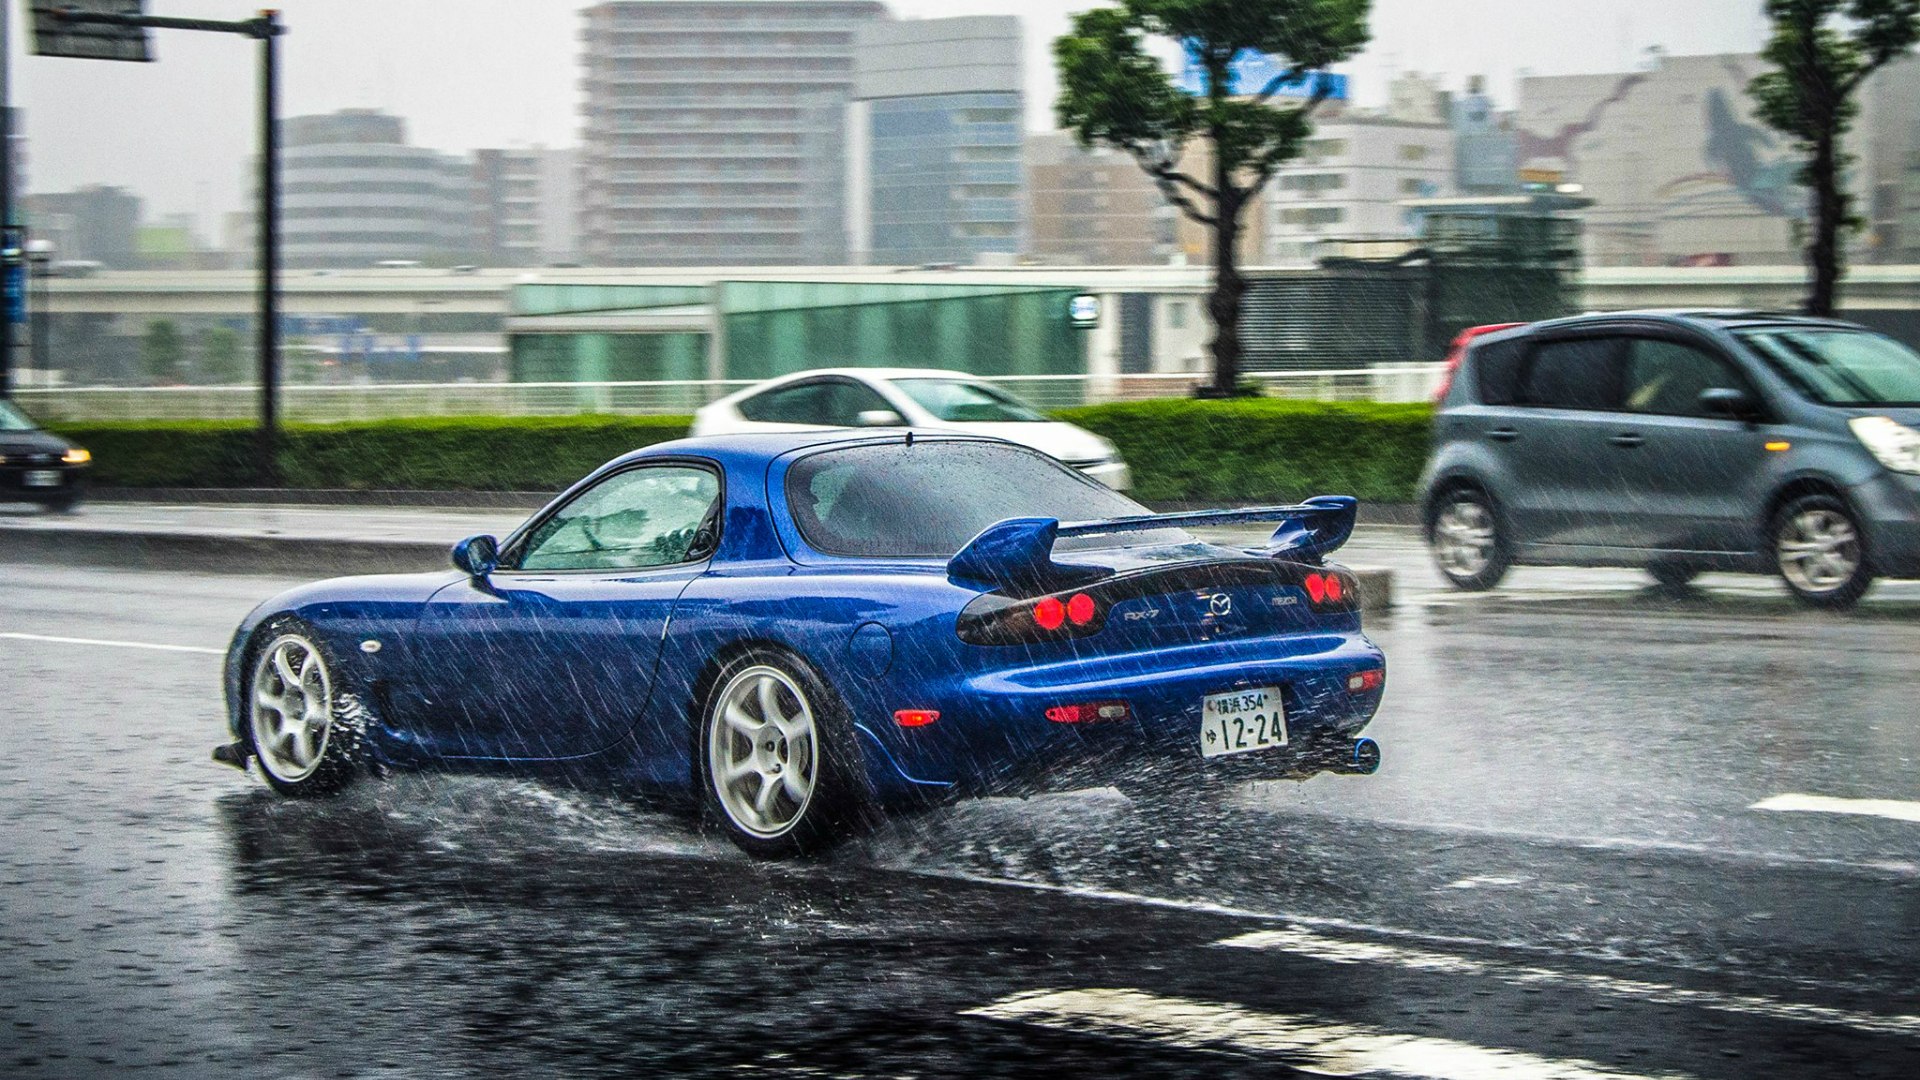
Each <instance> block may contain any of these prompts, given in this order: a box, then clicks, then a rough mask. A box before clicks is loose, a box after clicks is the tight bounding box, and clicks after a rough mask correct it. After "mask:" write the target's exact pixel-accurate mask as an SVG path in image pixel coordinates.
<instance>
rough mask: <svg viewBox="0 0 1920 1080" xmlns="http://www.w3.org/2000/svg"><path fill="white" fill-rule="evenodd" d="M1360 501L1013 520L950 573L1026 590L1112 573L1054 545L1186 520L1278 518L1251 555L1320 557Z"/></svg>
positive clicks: (1329, 498) (1342, 535)
mask: <svg viewBox="0 0 1920 1080" xmlns="http://www.w3.org/2000/svg"><path fill="white" fill-rule="evenodd" d="M1359 511H1360V501H1359V500H1358V499H1354V498H1352V497H1350V496H1346V495H1322V496H1319V497H1318V498H1313V499H1308V500H1307V501H1306V502H1304V503H1302V504H1300V505H1299V506H1268V507H1260V508H1256V509H1248V510H1199V511H1194V512H1191V513H1184V514H1148V515H1144V516H1141V517H1126V518H1112V519H1110V520H1107V521H1084V522H1075V523H1073V524H1068V525H1062V524H1061V523H1060V521H1059V520H1058V519H1057V518H1011V519H1009V520H1007V521H1002V522H1000V523H999V524H997V525H989V526H987V527H986V528H985V529H983V530H982V531H981V533H980V535H978V536H976V537H974V538H973V540H972V541H971V542H969V543H968V544H967V546H966V547H964V548H961V549H960V553H959V554H958V555H955V556H954V557H953V558H952V559H951V560H950V561H948V563H947V576H948V577H951V578H954V579H956V580H960V581H977V582H984V583H987V584H991V585H999V586H1008V587H1013V588H1025V587H1031V586H1054V585H1062V584H1069V583H1074V582H1078V581H1084V580H1089V579H1092V578H1098V577H1104V576H1106V575H1107V574H1108V573H1109V572H1110V571H1107V570H1105V569H1103V568H1101V567H1096V566H1076V565H1072V564H1063V563H1056V562H1054V561H1053V546H1054V544H1055V542H1057V541H1059V540H1061V539H1063V538H1071V537H1077V536H1107V535H1113V534H1118V533H1129V532H1151V531H1153V530H1155V529H1178V528H1184V527H1187V526H1206V525H1252V524H1256V523H1264V522H1269V521H1271V522H1275V523H1277V524H1278V526H1279V527H1278V528H1276V529H1274V531H1273V539H1271V540H1269V541H1268V542H1267V546H1266V547H1265V548H1263V549H1260V550H1259V551H1257V552H1254V554H1257V555H1260V556H1262V557H1265V558H1288V559H1293V560H1295V561H1298V562H1306V563H1318V562H1320V561H1321V560H1322V559H1324V558H1325V557H1326V556H1327V554H1328V553H1329V552H1332V551H1335V550H1337V549H1338V548H1339V547H1340V545H1342V544H1345V543H1346V542H1347V540H1348V539H1349V538H1350V537H1352V536H1353V526H1354V522H1355V520H1356V519H1357V518H1358V516H1359Z"/></svg>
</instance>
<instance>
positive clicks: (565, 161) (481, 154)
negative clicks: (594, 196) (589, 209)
mask: <svg viewBox="0 0 1920 1080" xmlns="http://www.w3.org/2000/svg"><path fill="white" fill-rule="evenodd" d="M578 160H579V159H578V157H577V156H576V155H575V154H574V152H573V151H572V150H548V149H545V148H539V147H536V148H534V149H530V150H475V151H474V152H473V179H474V185H475V189H476V192H475V194H476V197H477V199H478V214H479V217H478V219H477V223H476V227H477V229H478V230H479V251H480V253H481V254H482V255H483V256H484V257H485V258H486V259H487V261H488V262H490V263H491V264H492V265H494V266H545V265H547V264H549V263H556V262H573V261H575V260H576V259H577V258H578V256H579V240H578V237H579V228H578V222H577V215H578V203H577V200H576V198H575V194H574V192H575V187H576V186H577V182H578V178H577V177H576V175H575V172H576V169H577V162H578Z"/></svg>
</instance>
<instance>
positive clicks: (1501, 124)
mask: <svg viewBox="0 0 1920 1080" xmlns="http://www.w3.org/2000/svg"><path fill="white" fill-rule="evenodd" d="M1449 113H1450V116H1449V119H1450V120H1451V121H1452V123H1453V162H1454V164H1453V172H1454V184H1455V186H1456V187H1457V188H1459V191H1460V194H1462V195H1510V194H1513V193H1515V192H1518V191H1519V190H1520V138H1519V135H1518V134H1516V133H1515V131H1514V119H1513V113H1511V112H1501V111H1500V110H1499V109H1497V108H1495V107H1494V104H1493V99H1492V98H1491V97H1489V96H1488V94H1487V80H1486V76H1484V75H1475V76H1473V77H1472V78H1470V79H1468V80H1467V92H1466V93H1464V94H1461V95H1460V96H1458V97H1456V98H1454V99H1453V100H1452V102H1451V104H1450V108H1449Z"/></svg>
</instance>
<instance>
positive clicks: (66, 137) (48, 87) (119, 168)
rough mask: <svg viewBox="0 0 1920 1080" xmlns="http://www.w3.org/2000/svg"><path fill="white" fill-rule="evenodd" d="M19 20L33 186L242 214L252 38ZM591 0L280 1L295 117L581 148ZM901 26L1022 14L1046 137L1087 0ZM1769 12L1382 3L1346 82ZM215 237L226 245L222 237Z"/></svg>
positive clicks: (1572, 56)
mask: <svg viewBox="0 0 1920 1080" xmlns="http://www.w3.org/2000/svg"><path fill="white" fill-rule="evenodd" d="M0 3H10V4H13V9H14V12H15V20H16V22H15V34H14V39H15V40H14V51H15V55H16V60H15V66H14V76H13V82H14V96H15V100H16V101H17V102H18V104H19V105H20V106H21V107H23V108H24V109H25V110H26V131H27V135H28V138H29V147H28V155H29V164H28V173H29V183H30V186H31V188H32V190H36V191H60V190H67V189H71V188H73V187H76V186H78V185H81V184H89V183H106V184H119V185H122V186H124V187H128V188H131V189H133V190H134V191H136V192H138V193H139V194H141V195H142V196H144V197H146V199H147V200H148V211H149V213H150V214H163V213H175V212H188V213H194V214H198V215H202V216H203V218H204V219H205V220H206V221H207V223H208V225H209V226H211V225H212V221H213V219H214V218H216V217H217V215H219V214H220V213H223V212H226V211H229V210H235V209H239V208H240V202H241V199H242V198H243V195H242V191H243V188H242V176H241V171H242V167H243V166H242V161H243V159H244V157H245V155H246V154H248V153H249V152H250V151H251V149H252V147H253V145H254V139H255V135H254V130H255V129H254V116H255V113H254V102H255V96H254V95H255V85H256V81H255V80H256V76H255V71H256V64H255V53H256V52H257V46H255V45H254V44H253V43H252V42H250V41H248V40H246V39H243V38H238V37H226V36H223V35H215V34H194V33H181V32H177V31H156V32H155V53H156V55H157V59H158V61H159V62H158V63H155V64H119V63H107V62H101V61H86V60H55V59H44V58H39V57H30V56H26V55H25V49H26V42H25V40H24V39H25V38H26V36H27V35H26V33H25V27H24V25H23V18H24V17H23V16H22V15H21V14H20V13H21V12H22V10H23V9H24V6H25V5H24V3H19V2H16V0H0ZM589 3H590V0H281V3H280V6H281V8H282V10H283V11H284V12H285V18H286V22H287V24H288V26H289V27H290V34H289V36H288V37H287V38H285V39H283V40H284V44H285V54H286V82H285V90H284V107H285V110H286V113H287V115H297V114H300V113H312V112H327V111H331V110H334V109H341V108H350V107H379V108H383V109H387V110H389V111H391V112H395V113H398V114H400V115H401V116H404V117H406V118H407V120H408V121H409V122H410V124H411V131H412V136H413V140H414V141H415V142H416V143H419V144H421V145H425V146H433V147H438V148H441V149H446V150H468V149H473V148H475V147H483V146H530V145H536V144H543V145H548V146H567V145H572V144H573V143H575V142H576V141H577V139H578V131H579V125H580V121H579V105H578V99H579V88H578V77H577V74H576V66H575V59H576V52H577V49H578V42H577V34H578V31H579V22H580V20H579V15H578V12H579V10H580V9H582V8H584V7H587V6H589ZM257 6H259V5H258V4H257V3H256V2H255V0H150V2H149V3H148V10H149V11H152V12H154V13H156V14H165V15H183V16H200V17H208V18H244V17H246V16H248V15H250V14H251V13H252V12H253V11H254V10H255V8H256V7H257ZM889 6H890V7H891V8H892V10H893V11H894V13H895V14H896V15H898V16H901V17H931V16H939V15H960V14H1015V15H1020V16H1022V17H1023V18H1024V20H1025V22H1024V27H1025V31H1026V38H1027V42H1026V44H1027V67H1028V86H1029V97H1030V98H1031V101H1032V104H1031V108H1030V110H1029V123H1030V124H1031V126H1034V127H1043V126H1051V120H1050V116H1051V102H1052V96H1053V75H1052V69H1051V62H1050V59H1049V55H1048V44H1049V43H1050V42H1051V41H1052V39H1053V38H1054V37H1055V36H1056V35H1058V34H1059V33H1061V32H1062V31H1063V30H1065V28H1066V21H1067V14H1068V13H1069V12H1072V11H1077V10H1081V9H1084V8H1086V7H1089V6H1094V3H1093V0H890V3H889ZM1760 9H1761V0H1374V17H1373V31H1374V37H1373V44H1372V46H1371V48H1370V49H1369V50H1368V51H1367V53H1366V54H1365V55H1364V56H1362V57H1360V58H1359V59H1358V60H1357V61H1355V62H1354V63H1353V64H1350V65H1348V70H1350V71H1351V72H1352V74H1353V75H1354V77H1355V80H1356V82H1355V92H1356V96H1357V97H1358V98H1359V99H1360V100H1361V102H1362V103H1373V102H1378V101H1379V100H1381V99H1382V98H1383V96H1384V87H1385V84H1386V82H1387V80H1388V79H1390V78H1391V77H1392V75H1393V74H1394V73H1396V72H1400V71H1425V72H1434V73H1438V74H1441V75H1444V76H1447V77H1448V80H1449V82H1450V84H1453V85H1458V84H1459V83H1460V82H1463V81H1464V80H1465V78H1466V76H1468V75H1471V74H1476V73H1484V74H1486V75H1488V76H1489V77H1490V78H1491V79H1492V84H1493V89H1494V91H1495V93H1496V95H1498V96H1500V97H1501V98H1502V99H1503V100H1505V101H1509V102H1510V101H1511V100H1512V96H1513V86H1514V80H1515V77H1516V76H1517V75H1518V74H1520V73H1524V72H1529V71H1530V72H1534V73H1538V74H1561V73H1570V72H1599V71H1614V70H1621V69H1624V68H1628V67H1631V66H1632V65H1633V64H1635V63H1636V62H1637V61H1638V59H1639V57H1640V56H1641V55H1642V54H1643V53H1644V52H1645V50H1647V49H1648V48H1650V47H1655V46H1658V47H1661V48H1664V49H1665V50H1666V51H1668V52H1669V53H1674V54H1687V53H1706V52H1727V51H1752V50H1754V49H1757V48H1758V47H1759V45H1760V43H1761V42H1762V40H1763V39H1764V35H1765V31H1766V26H1765V20H1764V18H1763V17H1762V16H1761V14H1760ZM215 238H216V239H217V237H215Z"/></svg>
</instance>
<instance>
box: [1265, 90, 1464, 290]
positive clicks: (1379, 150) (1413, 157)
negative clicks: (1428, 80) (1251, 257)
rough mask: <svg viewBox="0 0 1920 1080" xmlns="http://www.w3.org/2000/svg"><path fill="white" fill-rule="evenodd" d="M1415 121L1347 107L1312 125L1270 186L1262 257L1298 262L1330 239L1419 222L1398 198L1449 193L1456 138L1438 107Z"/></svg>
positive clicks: (1390, 237)
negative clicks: (1437, 118)
mask: <svg viewBox="0 0 1920 1080" xmlns="http://www.w3.org/2000/svg"><path fill="white" fill-rule="evenodd" d="M1417 115H1418V119H1411V120H1402V119H1396V118H1394V117H1393V116H1391V115H1388V114H1384V113H1382V114H1375V113H1368V112H1364V111H1361V110H1347V111H1345V112H1339V113H1333V114H1330V115H1328V116H1326V117H1325V118H1324V119H1322V120H1320V121H1319V122H1317V123H1316V124H1315V125H1314V130H1313V135H1312V137H1311V138H1309V139H1308V140H1307V142H1306V145H1305V148H1304V152H1303V153H1302V154H1301V156H1300V157H1298V158H1295V159H1294V160H1292V161H1290V162H1288V163H1287V164H1285V165H1283V166H1281V167H1280V169H1279V170H1278V171H1277V172H1276V173H1275V174H1274V177H1273V181H1272V183H1271V185H1270V187H1269V190H1268V198H1267V207H1266V211H1265V212H1266V215H1267V218H1266V221H1267V246H1266V256H1267V261H1268V262H1271V263H1272V264H1274V265H1276V266H1303V265H1309V264H1311V263H1312V262H1313V261H1314V260H1315V258H1316V257H1317V256H1318V253H1319V249H1320V247H1321V245H1322V244H1323V243H1325V242H1326V241H1330V240H1338V241H1343V242H1351V241H1394V242H1397V241H1404V240H1408V239H1411V238H1413V237H1414V236H1415V235H1416V223H1415V221H1414V218H1413V216H1412V215H1411V214H1410V213H1409V212H1408V210H1407V208H1406V207H1404V206H1402V205H1401V203H1402V201H1404V200H1407V199H1430V198H1435V197H1439V196H1445V195H1449V194H1452V193H1453V188H1454V136H1453V128H1452V127H1451V126H1450V125H1449V124H1448V123H1445V122H1435V121H1434V119H1433V118H1434V117H1435V116H1444V115H1445V112H1444V111H1439V105H1437V104H1435V105H1433V106H1430V107H1427V108H1422V109H1420V110H1419V111H1418V113H1417Z"/></svg>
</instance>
